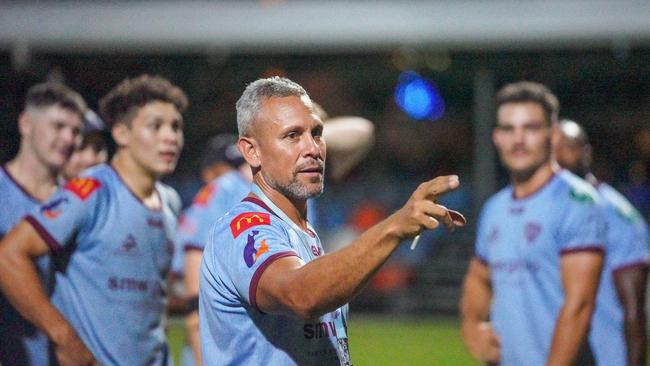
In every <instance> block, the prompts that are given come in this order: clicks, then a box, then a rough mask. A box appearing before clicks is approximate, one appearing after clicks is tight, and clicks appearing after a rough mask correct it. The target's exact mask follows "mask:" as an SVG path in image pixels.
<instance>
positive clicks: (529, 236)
mask: <svg viewBox="0 0 650 366" xmlns="http://www.w3.org/2000/svg"><path fill="white" fill-rule="evenodd" d="M524 230H525V233H524V234H525V235H526V242H528V245H531V244H532V243H533V242H534V241H535V239H537V237H538V236H539V234H540V233H541V232H542V225H540V224H538V223H536V222H528V223H526V226H525V228H524Z"/></svg>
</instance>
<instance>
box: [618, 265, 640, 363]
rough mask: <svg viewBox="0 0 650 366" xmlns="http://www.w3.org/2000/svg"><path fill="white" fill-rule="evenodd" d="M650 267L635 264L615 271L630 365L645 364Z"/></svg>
mask: <svg viewBox="0 0 650 366" xmlns="http://www.w3.org/2000/svg"><path fill="white" fill-rule="evenodd" d="M647 278H648V267H647V266H645V265H643V266H633V267H628V268H624V269H623V270H618V271H614V283H615V285H616V291H617V293H618V299H619V301H620V302H621V306H622V307H623V322H624V323H623V325H624V334H625V344H626V348H627V361H628V364H629V365H645V364H646V363H645V359H646V340H647V335H646V314H645V298H646V286H647Z"/></svg>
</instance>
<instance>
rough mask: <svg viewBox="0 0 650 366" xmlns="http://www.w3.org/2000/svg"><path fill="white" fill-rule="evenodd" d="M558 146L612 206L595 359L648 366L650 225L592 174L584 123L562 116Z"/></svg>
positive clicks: (565, 161) (592, 338)
mask: <svg viewBox="0 0 650 366" xmlns="http://www.w3.org/2000/svg"><path fill="white" fill-rule="evenodd" d="M553 147H554V152H555V158H556V159H557V162H558V163H559V164H560V165H561V166H562V167H564V168H566V169H569V170H570V171H572V172H573V173H575V174H577V175H578V176H580V177H583V178H584V179H586V180H587V181H588V182H589V183H591V184H592V185H593V186H594V187H596V189H597V190H598V192H599V193H600V194H601V196H602V197H603V199H604V201H605V204H606V205H607V211H606V212H607V225H608V226H607V227H608V229H607V237H608V240H607V256H606V257H605V266H604V268H603V274H602V276H601V277H602V278H601V283H600V287H599V288H598V295H597V298H596V310H595V312H594V316H593V319H592V323H591V330H590V334H589V342H590V344H591V347H592V349H593V350H594V354H595V356H596V361H597V362H598V365H639V366H641V365H645V364H646V361H645V360H646V314H645V299H646V287H647V284H648V264H649V260H650V252H649V250H648V227H647V225H646V223H645V221H644V220H643V217H642V216H641V214H640V213H639V212H638V211H637V210H636V209H635V208H634V207H633V206H632V205H631V204H630V202H629V201H628V200H627V199H625V197H623V196H622V195H621V194H620V193H618V192H617V191H616V190H615V189H614V188H612V187H611V186H610V185H608V184H607V183H604V182H600V181H598V179H596V177H595V176H594V175H593V174H592V173H591V161H592V148H591V145H590V144H589V139H588V138H587V134H586V133H585V131H584V129H583V128H582V127H581V126H580V125H579V124H577V123H576V122H574V121H569V120H563V121H561V122H560V124H559V126H558V129H557V131H556V134H555V135H554V139H553Z"/></svg>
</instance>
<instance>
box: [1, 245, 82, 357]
mask: <svg viewBox="0 0 650 366" xmlns="http://www.w3.org/2000/svg"><path fill="white" fill-rule="evenodd" d="M11 247H12V246H11V244H9V243H5V242H3V243H0V248H1V249H0V288H1V289H2V292H3V293H4V295H5V297H6V298H7V299H8V300H9V302H10V303H11V304H12V305H13V306H14V308H16V310H18V312H19V313H20V314H21V315H22V316H23V317H24V318H25V319H27V320H28V321H29V322H31V323H32V324H34V325H35V326H36V327H37V328H39V329H41V330H42V331H43V332H45V333H46V334H47V336H48V337H49V338H50V339H51V340H52V341H53V342H54V343H57V344H58V343H59V342H63V341H64V340H65V339H67V337H68V336H69V335H70V332H73V331H72V328H71V327H70V325H69V324H68V322H67V321H66V320H65V319H64V318H63V316H62V315H61V313H59V311H58V310H56V308H54V306H52V304H51V303H50V301H49V300H48V298H47V295H46V294H45V291H44V289H43V287H42V285H41V282H40V279H39V277H38V274H37V272H36V267H35V266H34V262H33V261H32V259H31V258H30V257H28V256H27V255H26V254H22V253H20V252H17V251H15V250H12V248H11Z"/></svg>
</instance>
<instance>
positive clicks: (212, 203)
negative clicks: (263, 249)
mask: <svg viewBox="0 0 650 366" xmlns="http://www.w3.org/2000/svg"><path fill="white" fill-rule="evenodd" d="M250 191H251V183H250V182H248V181H247V180H246V179H245V178H244V177H243V176H242V175H241V174H240V173H239V172H238V171H236V170H233V171H230V172H228V173H226V174H224V175H222V176H220V177H218V178H216V179H213V180H212V181H211V182H210V183H208V184H206V185H205V186H204V187H203V188H201V190H200V191H199V193H197V194H196V196H195V197H194V201H193V202H192V205H191V206H190V207H189V208H187V209H186V210H185V211H184V212H183V215H182V216H181V219H180V221H179V226H178V237H177V240H176V243H175V249H174V259H173V260H172V271H173V272H175V273H178V274H183V273H184V272H185V271H184V266H185V263H184V258H185V256H184V255H183V254H184V252H185V251H187V250H199V251H203V248H205V245H206V244H207V243H208V240H209V239H210V230H211V229H212V225H214V223H215V222H216V221H217V219H218V218H220V217H221V216H223V215H225V214H226V212H228V210H230V208H232V207H233V206H235V205H236V204H237V203H239V202H240V201H241V200H242V199H243V198H244V197H246V195H248V192H250Z"/></svg>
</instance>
